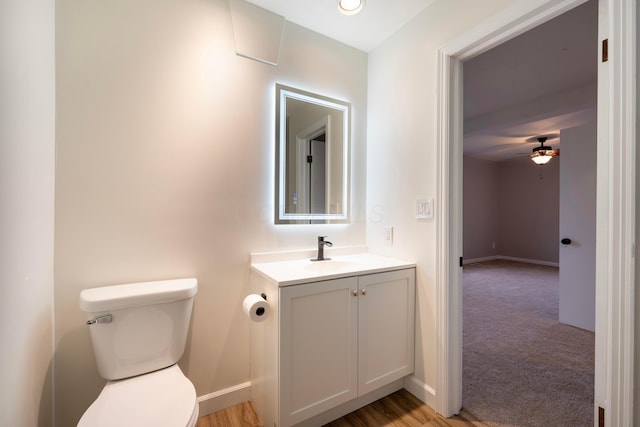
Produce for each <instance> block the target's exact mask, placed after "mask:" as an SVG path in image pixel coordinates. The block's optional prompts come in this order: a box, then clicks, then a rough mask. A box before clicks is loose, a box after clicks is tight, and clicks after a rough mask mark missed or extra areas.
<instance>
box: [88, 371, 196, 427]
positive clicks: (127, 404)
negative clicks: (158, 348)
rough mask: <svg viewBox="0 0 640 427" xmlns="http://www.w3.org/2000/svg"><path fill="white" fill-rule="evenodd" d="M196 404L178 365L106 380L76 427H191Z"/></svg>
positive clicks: (192, 426)
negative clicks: (138, 374)
mask: <svg viewBox="0 0 640 427" xmlns="http://www.w3.org/2000/svg"><path fill="white" fill-rule="evenodd" d="M197 422H198V402H197V400H196V390H195V388H194V387H193V384H191V382H190V381H189V380H188V379H187V377H185V376H184V374H183V373H182V371H181V370H180V368H179V367H178V365H172V366H169V367H168V368H164V369H161V370H159V371H156V372H152V373H149V374H145V375H140V376H138V377H133V378H127V379H124V380H116V381H109V382H107V385H106V386H105V387H104V388H103V389H102V392H101V393H100V395H99V396H98V398H97V399H96V400H95V401H94V402H93V404H91V406H90V407H89V408H88V409H87V410H86V411H85V413H84V415H83V416H82V418H81V419H80V422H79V423H78V427H115V426H118V427H129V426H131V427H134V426H135V427H147V426H148V427H156V426H173V427H195V425H196V424H197Z"/></svg>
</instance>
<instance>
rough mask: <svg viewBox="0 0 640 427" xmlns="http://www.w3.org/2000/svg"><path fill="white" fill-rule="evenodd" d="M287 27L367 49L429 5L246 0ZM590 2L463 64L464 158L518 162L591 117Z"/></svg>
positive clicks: (385, 0)
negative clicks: (543, 140) (357, 8)
mask: <svg viewBox="0 0 640 427" xmlns="http://www.w3.org/2000/svg"><path fill="white" fill-rule="evenodd" d="M249 2H251V3H253V4H256V5H258V6H260V7H262V8H264V9H267V10H270V11H272V12H274V13H277V14H279V15H281V16H284V18H285V19H286V20H288V21H290V22H294V23H296V24H298V25H301V26H303V27H306V28H308V29H310V30H313V31H315V32H318V33H320V34H324V35H325V36H327V37H330V38H332V39H335V40H338V41H340V42H342V43H345V44H347V45H350V46H352V47H355V48H357V49H360V50H363V51H365V52H370V51H371V50H373V49H375V48H376V47H377V46H379V45H380V44H381V43H382V42H383V41H384V40H385V39H387V38H388V37H389V36H391V35H392V34H393V33H395V32H396V31H398V30H399V29H400V28H402V26H404V24H406V23H407V22H409V21H410V20H411V19H412V18H414V17H415V16H416V15H417V14H419V13H420V12H421V11H423V10H424V9H425V8H426V7H427V6H429V5H430V4H431V3H433V2H435V0H393V1H390V0H366V4H365V6H364V8H363V10H362V11H361V12H360V13H359V14H357V15H353V16H345V15H342V14H341V13H340V12H339V11H338V6H337V0H249ZM597 16H598V10H597V0H590V1H588V2H587V3H585V4H583V5H581V6H578V7H577V8H575V9H573V10H571V11H569V12H567V13H565V14H563V15H560V16H558V17H557V18H555V19H553V20H551V21H549V22H547V23H545V24H542V25H540V26H538V27H537V28H534V29H532V30H530V31H528V32H527V33H525V34H522V35H520V36H518V37H516V38H514V39H512V40H509V41H507V42H505V43H503V44H502V45H500V46H498V47H496V48H494V49H492V50H490V51H488V52H485V53H483V54H482V55H480V56H477V57H475V58H472V59H470V60H468V61H467V62H465V63H464V97H465V102H464V113H465V126H464V130H465V140H464V151H465V154H466V155H471V156H475V157H480V158H484V159H487V160H494V161H502V160H508V159H512V158H516V157H522V156H524V155H526V154H527V153H530V152H531V150H532V149H533V147H535V146H536V145H537V143H536V142H535V141H536V137H537V136H542V135H549V136H551V138H549V142H550V144H546V145H551V146H552V147H553V148H559V147H558V144H559V138H558V134H559V133H560V130H561V129H566V128H570V127H574V126H578V125H580V124H583V123H586V122H588V121H591V120H595V118H596V86H595V82H596V79H597V49H598V47H597V46H598V41H597V23H598V18H597Z"/></svg>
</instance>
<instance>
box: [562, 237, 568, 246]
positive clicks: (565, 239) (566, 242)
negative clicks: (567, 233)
mask: <svg viewBox="0 0 640 427" xmlns="http://www.w3.org/2000/svg"><path fill="white" fill-rule="evenodd" d="M560 243H562V244H563V245H570V244H571V239H569V238H567V237H565V238H564V239H562V240H560Z"/></svg>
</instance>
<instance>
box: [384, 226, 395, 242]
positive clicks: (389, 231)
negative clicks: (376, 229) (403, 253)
mask: <svg viewBox="0 0 640 427" xmlns="http://www.w3.org/2000/svg"><path fill="white" fill-rule="evenodd" d="M384 243H385V245H387V246H391V245H393V227H392V226H389V225H388V226H386V227H384Z"/></svg>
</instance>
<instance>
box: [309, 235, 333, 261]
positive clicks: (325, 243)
mask: <svg viewBox="0 0 640 427" xmlns="http://www.w3.org/2000/svg"><path fill="white" fill-rule="evenodd" d="M325 237H327V236H318V257H317V258H314V259H312V260H311V261H328V260H330V259H331V258H325V257H324V247H325V246H328V247H331V246H333V243H331V242H330V241H328V240H324V239H325Z"/></svg>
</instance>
